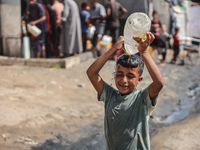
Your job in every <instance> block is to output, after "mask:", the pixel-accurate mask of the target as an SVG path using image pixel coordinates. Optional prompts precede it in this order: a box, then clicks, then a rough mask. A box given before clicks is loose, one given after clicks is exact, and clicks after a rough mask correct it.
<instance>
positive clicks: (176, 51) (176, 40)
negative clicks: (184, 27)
mask: <svg viewBox="0 0 200 150" xmlns="http://www.w3.org/2000/svg"><path fill="white" fill-rule="evenodd" d="M178 32H179V28H178V27H176V28H175V34H174V36H173V39H174V44H173V50H174V56H173V59H172V60H171V63H172V64H175V63H176V61H177V57H178V54H179V51H180V48H179V47H180V40H179V36H178Z"/></svg>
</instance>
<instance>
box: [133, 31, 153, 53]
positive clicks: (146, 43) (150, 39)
mask: <svg viewBox="0 0 200 150" xmlns="http://www.w3.org/2000/svg"><path fill="white" fill-rule="evenodd" d="M133 39H134V40H135V41H136V42H137V43H138V44H139V45H138V50H139V52H140V53H144V52H146V51H147V47H148V46H149V45H150V44H151V43H152V42H153V40H154V39H155V37H154V35H153V34H152V33H151V32H147V33H146V39H145V40H143V39H141V38H139V37H133Z"/></svg>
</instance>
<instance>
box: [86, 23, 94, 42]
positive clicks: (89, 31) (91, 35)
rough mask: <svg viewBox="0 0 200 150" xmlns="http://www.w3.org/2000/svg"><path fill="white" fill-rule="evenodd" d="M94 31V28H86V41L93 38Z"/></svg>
mask: <svg viewBox="0 0 200 150" xmlns="http://www.w3.org/2000/svg"><path fill="white" fill-rule="evenodd" d="M95 30H96V28H95V26H91V27H89V28H88V33H87V38H88V39H92V38H93V36H94V32H95Z"/></svg>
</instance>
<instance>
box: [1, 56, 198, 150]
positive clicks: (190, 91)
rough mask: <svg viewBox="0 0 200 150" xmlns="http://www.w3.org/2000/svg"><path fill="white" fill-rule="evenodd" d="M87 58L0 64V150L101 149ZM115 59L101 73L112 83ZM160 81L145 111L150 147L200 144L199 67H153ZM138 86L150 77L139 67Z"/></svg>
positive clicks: (98, 109) (188, 148) (179, 148)
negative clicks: (60, 63)
mask: <svg viewBox="0 0 200 150" xmlns="http://www.w3.org/2000/svg"><path fill="white" fill-rule="evenodd" d="M93 61H94V59H90V60H88V61H85V62H83V63H81V64H78V65H76V66H74V67H72V68H69V69H55V68H54V69H53V68H37V67H27V66H26V67H25V66H0V72H1V79H0V84H1V87H0V102H1V109H0V118H1V121H0V150H105V144H104V143H105V141H104V127H103V120H104V106H103V103H102V102H98V101H97V95H96V92H95V90H94V89H93V87H92V85H91V84H90V82H89V80H88V78H87V76H86V69H87V68H88V66H89V65H90V64H91V63H92V62H93ZM114 68H115V62H114V61H109V62H108V63H107V64H106V65H105V67H104V68H103V70H102V71H101V76H102V77H103V79H104V80H105V81H106V82H107V83H110V84H111V83H112V84H114V82H113V80H112V73H113V72H114ZM159 68H160V70H161V72H162V75H163V77H164V81H165V86H164V88H163V90H162V92H161V93H160V95H159V99H158V101H159V102H158V104H157V107H156V108H155V110H154V111H153V112H152V114H151V119H150V133H151V147H152V149H153V150H199V149H200V143H199V139H200V126H199V122H200V114H199V112H200V99H199V96H200V76H199V74H200V68H199V66H188V65H184V66H178V65H172V64H167V65H166V66H165V67H159ZM143 76H144V81H143V82H142V83H141V84H140V85H139V87H138V89H141V88H142V87H145V86H148V85H149V84H150V83H151V78H150V76H149V75H148V72H147V70H145V71H144V74H143Z"/></svg>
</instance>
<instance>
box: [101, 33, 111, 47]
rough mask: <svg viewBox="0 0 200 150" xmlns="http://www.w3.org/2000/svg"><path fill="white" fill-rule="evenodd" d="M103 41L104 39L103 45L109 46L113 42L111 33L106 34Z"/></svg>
mask: <svg viewBox="0 0 200 150" xmlns="http://www.w3.org/2000/svg"><path fill="white" fill-rule="evenodd" d="M101 41H102V45H104V46H108V45H110V44H111V43H112V37H111V36H110V35H104V36H103V37H102V40H101Z"/></svg>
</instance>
